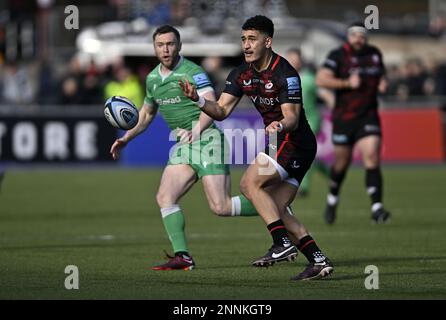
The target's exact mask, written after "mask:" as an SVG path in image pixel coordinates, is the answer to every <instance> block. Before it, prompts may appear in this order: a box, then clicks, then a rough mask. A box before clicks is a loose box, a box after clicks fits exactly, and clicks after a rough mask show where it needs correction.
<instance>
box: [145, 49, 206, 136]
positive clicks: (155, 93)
mask: <svg viewBox="0 0 446 320" xmlns="http://www.w3.org/2000/svg"><path fill="white" fill-rule="evenodd" d="M160 68H161V64H159V65H158V66H156V68H155V69H153V70H152V72H150V73H149V74H148V75H147V79H146V97H145V99H144V101H145V103H147V104H149V105H156V106H158V108H159V111H160V113H161V115H162V116H163V118H164V120H165V121H166V122H167V125H168V127H169V128H170V129H171V130H174V129H176V128H182V129H186V130H191V129H192V122H194V121H198V118H199V116H200V112H201V110H200V109H199V108H198V107H197V105H196V104H195V103H194V102H193V101H192V100H190V99H189V98H187V97H186V96H185V95H184V94H183V91H182V90H181V87H180V85H179V84H178V80H182V81H185V80H186V79H187V80H189V82H190V83H191V84H194V85H195V87H196V88H197V91H198V94H204V93H205V92H207V91H209V90H212V85H211V82H210V81H209V78H208V76H207V75H206V73H205V72H204V70H203V69H202V68H201V67H200V66H198V65H196V64H195V63H193V62H192V61H189V60H187V59H185V58H183V57H181V58H180V61H179V62H178V64H177V66H176V67H175V68H174V69H173V70H172V71H171V72H170V73H169V74H168V75H162V74H161V69H160ZM213 126H214V125H212V126H211V127H213Z"/></svg>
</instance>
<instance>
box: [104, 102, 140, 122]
mask: <svg viewBox="0 0 446 320" xmlns="http://www.w3.org/2000/svg"><path fill="white" fill-rule="evenodd" d="M104 115H105V118H106V119H107V121H108V122H109V123H110V124H111V125H112V126H113V127H115V128H119V129H122V130H130V129H132V128H133V127H134V126H136V124H137V123H138V118H139V112H138V109H137V108H136V106H135V104H134V103H133V102H131V101H130V100H129V99H127V98H124V97H120V96H113V97H111V98H110V99H108V100H107V102H106V103H105V106H104Z"/></svg>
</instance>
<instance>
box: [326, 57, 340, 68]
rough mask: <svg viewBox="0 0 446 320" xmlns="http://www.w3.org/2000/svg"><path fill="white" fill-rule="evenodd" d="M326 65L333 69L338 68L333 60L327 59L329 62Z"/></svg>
mask: <svg viewBox="0 0 446 320" xmlns="http://www.w3.org/2000/svg"><path fill="white" fill-rule="evenodd" d="M325 64H326V65H327V66H330V67H333V68H336V66H337V63H336V61H334V60H331V59H327V60H325Z"/></svg>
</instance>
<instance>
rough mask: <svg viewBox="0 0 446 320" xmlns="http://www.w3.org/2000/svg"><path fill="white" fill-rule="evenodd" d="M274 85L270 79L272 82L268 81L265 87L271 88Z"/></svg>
mask: <svg viewBox="0 0 446 320" xmlns="http://www.w3.org/2000/svg"><path fill="white" fill-rule="evenodd" d="M272 87H273V83H272V82H271V81H270V82H267V83H265V89H268V90H269V89H271V88H272Z"/></svg>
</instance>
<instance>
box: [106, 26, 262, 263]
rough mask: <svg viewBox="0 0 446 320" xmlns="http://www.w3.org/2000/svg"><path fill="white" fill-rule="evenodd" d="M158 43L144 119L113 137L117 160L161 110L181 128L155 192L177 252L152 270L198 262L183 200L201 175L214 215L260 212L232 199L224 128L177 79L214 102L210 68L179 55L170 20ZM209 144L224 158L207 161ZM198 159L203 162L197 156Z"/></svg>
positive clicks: (158, 32) (159, 33) (157, 37)
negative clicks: (192, 251)
mask: <svg viewBox="0 0 446 320" xmlns="http://www.w3.org/2000/svg"><path fill="white" fill-rule="evenodd" d="M153 43H154V48H155V53H156V56H157V58H158V60H159V61H160V64H159V65H158V66H157V67H156V68H155V69H154V70H153V71H152V72H151V73H150V74H149V75H148V76H147V80H146V97H145V99H144V105H143V106H142V108H141V110H140V113H139V122H138V124H137V125H136V126H135V128H133V129H132V130H129V131H127V132H126V134H125V135H124V136H123V137H122V138H120V139H117V140H116V141H115V142H114V144H113V145H112V147H111V150H110V152H111V154H112V155H113V158H114V159H118V157H119V153H120V151H121V150H122V148H124V147H125V146H126V144H127V143H129V142H130V141H131V140H132V139H133V138H135V137H136V136H137V135H139V134H140V133H142V132H143V131H144V130H146V129H147V127H148V126H149V125H150V123H151V122H152V120H153V119H154V118H155V115H156V113H157V111H158V110H159V111H160V113H161V115H162V116H163V118H164V120H165V121H166V123H167V125H168V127H169V128H170V129H171V130H172V131H173V132H175V133H176V136H177V137H178V138H177V140H178V142H179V143H178V144H177V145H176V147H177V149H175V150H174V151H173V152H172V151H171V154H170V157H169V162H168V164H167V166H166V168H165V169H164V172H163V175H162V178H161V182H160V186H159V190H158V193H157V196H156V200H157V202H158V205H159V207H160V209H161V215H162V218H163V223H164V226H165V229H166V232H167V234H168V236H169V240H170V242H171V244H172V247H173V251H174V253H175V255H174V256H173V257H170V256H168V258H169V260H168V261H167V263H165V264H162V265H159V266H155V267H153V269H154V270H176V269H185V270H190V269H192V268H194V266H195V263H194V261H193V259H192V257H191V255H190V254H189V248H188V246H187V241H186V236H185V231H184V225H185V220H184V215H183V212H182V210H181V208H180V206H179V205H178V201H179V200H180V198H181V197H182V196H183V195H184V194H185V193H186V192H187V191H188V190H189V189H190V188H191V187H192V185H193V184H195V182H197V180H198V179H201V180H202V183H203V187H204V191H205V193H206V197H207V199H208V202H209V206H210V208H211V210H212V211H213V212H214V213H215V214H217V215H219V216H254V215H255V216H256V215H257V212H256V210H255V208H254V207H253V206H252V204H251V203H250V202H249V201H248V200H247V199H246V198H245V197H244V196H242V195H241V196H236V197H232V198H231V194H230V176H229V165H228V164H227V163H226V162H225V161H224V159H223V157H224V155H225V148H224V145H225V140H224V136H223V133H222V132H221V131H219V130H218V129H217V128H216V127H215V125H214V123H213V120H212V118H210V117H209V116H208V115H206V114H205V113H203V112H201V111H200V110H199V109H198V108H197V107H196V104H195V103H194V102H192V101H191V100H190V99H189V98H187V97H185V96H184V93H183V91H182V90H181V87H180V86H179V84H178V80H179V79H185V78H186V79H188V80H189V81H190V82H191V83H193V84H194V85H195V86H196V88H197V90H198V94H199V95H200V96H203V97H204V98H206V99H208V100H211V101H215V95H214V90H213V88H212V86H211V83H210V81H209V79H208V77H207V75H206V73H205V72H204V71H203V69H202V68H201V67H199V66H198V65H196V64H195V63H193V62H191V61H189V60H187V59H185V58H184V57H182V56H181V55H180V54H179V52H180V50H181V41H180V34H179V32H178V31H177V30H176V29H175V28H173V27H171V26H168V25H166V26H162V27H160V28H158V29H157V30H156V31H155V32H154V34H153ZM216 134H217V136H215V135H216ZM212 139H214V140H212ZM204 148H208V149H209V148H210V149H212V148H213V149H216V148H217V149H219V150H220V151H221V155H220V156H221V157H222V158H221V161H207V160H206V157H203V156H202V153H203V149H204ZM197 155H198V157H197ZM196 159H198V161H194V160H196ZM211 160H215V159H211Z"/></svg>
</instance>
